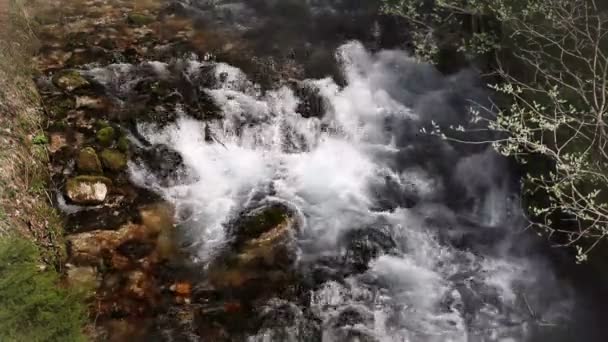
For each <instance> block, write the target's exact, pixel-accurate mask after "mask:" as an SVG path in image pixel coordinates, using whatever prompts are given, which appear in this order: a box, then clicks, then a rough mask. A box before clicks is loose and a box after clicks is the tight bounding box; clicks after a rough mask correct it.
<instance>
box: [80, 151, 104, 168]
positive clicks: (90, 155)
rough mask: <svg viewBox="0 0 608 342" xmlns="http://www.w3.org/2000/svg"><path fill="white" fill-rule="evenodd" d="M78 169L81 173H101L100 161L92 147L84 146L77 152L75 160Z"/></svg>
mask: <svg viewBox="0 0 608 342" xmlns="http://www.w3.org/2000/svg"><path fill="white" fill-rule="evenodd" d="M76 166H77V168H78V171H80V172H83V173H102V170H101V162H100V161H99V157H97V152H95V149H94V148H92V147H85V148H83V149H82V150H80V152H79V153H78V159H77V160H76Z"/></svg>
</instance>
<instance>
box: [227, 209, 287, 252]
mask: <svg viewBox="0 0 608 342" xmlns="http://www.w3.org/2000/svg"><path fill="white" fill-rule="evenodd" d="M291 216H292V213H291V212H290V210H289V209H288V208H287V207H286V206H284V205H282V204H272V205H269V206H267V207H262V208H258V209H255V210H253V211H251V212H249V213H246V214H243V215H242V216H241V217H240V218H239V219H238V220H237V221H236V222H235V224H234V231H233V232H234V234H235V243H236V244H237V246H239V245H242V244H243V243H245V242H246V241H248V240H251V239H256V238H258V237H260V236H261V235H262V234H264V233H266V232H269V231H271V230H273V229H275V228H276V227H278V226H280V225H282V224H284V223H285V222H287V221H288V220H289V219H290V217H291Z"/></svg>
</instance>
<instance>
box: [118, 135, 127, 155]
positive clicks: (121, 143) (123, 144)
mask: <svg viewBox="0 0 608 342" xmlns="http://www.w3.org/2000/svg"><path fill="white" fill-rule="evenodd" d="M129 145H130V142H129V138H127V137H126V136H124V135H123V136H121V137H120V138H118V142H117V143H116V147H117V148H118V149H119V150H120V151H121V152H124V153H127V152H129Z"/></svg>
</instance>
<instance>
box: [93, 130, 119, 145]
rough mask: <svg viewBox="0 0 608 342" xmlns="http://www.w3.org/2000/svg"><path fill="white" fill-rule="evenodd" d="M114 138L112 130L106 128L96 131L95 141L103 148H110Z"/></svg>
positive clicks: (114, 133)
mask: <svg viewBox="0 0 608 342" xmlns="http://www.w3.org/2000/svg"><path fill="white" fill-rule="evenodd" d="M115 138H116V132H115V131H114V128H112V127H110V126H108V127H104V128H102V129H100V130H99V131H97V141H98V142H99V143H100V144H101V145H103V146H106V147H107V146H111V145H112V143H113V142H114V139H115Z"/></svg>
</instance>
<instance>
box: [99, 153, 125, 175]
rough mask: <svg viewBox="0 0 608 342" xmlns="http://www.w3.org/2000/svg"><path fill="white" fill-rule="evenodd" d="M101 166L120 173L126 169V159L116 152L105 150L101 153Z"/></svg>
mask: <svg viewBox="0 0 608 342" xmlns="http://www.w3.org/2000/svg"><path fill="white" fill-rule="evenodd" d="M101 162H102V163H103V166H104V167H105V168H107V169H109V170H112V171H122V170H124V169H126V168H127V157H126V156H125V155H124V154H123V153H122V152H119V151H117V150H113V149H109V148H107V149H105V150H103V151H102V152H101Z"/></svg>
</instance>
